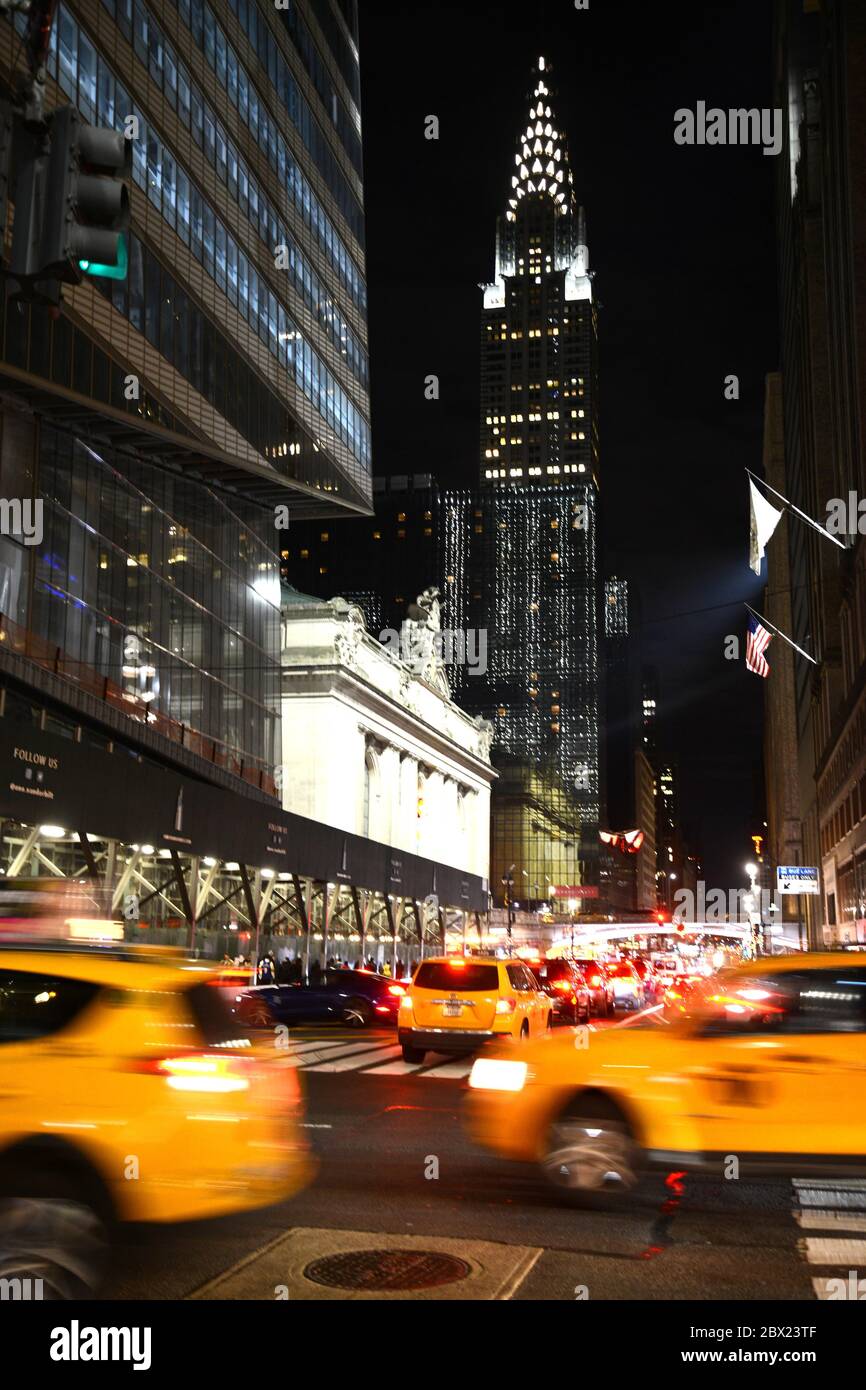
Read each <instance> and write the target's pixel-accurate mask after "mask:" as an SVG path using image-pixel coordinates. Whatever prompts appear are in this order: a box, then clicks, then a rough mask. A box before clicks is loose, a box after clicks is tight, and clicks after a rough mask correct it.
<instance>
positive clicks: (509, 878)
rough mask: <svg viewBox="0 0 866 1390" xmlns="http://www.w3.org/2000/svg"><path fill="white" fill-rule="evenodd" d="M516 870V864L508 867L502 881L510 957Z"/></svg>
mask: <svg viewBox="0 0 866 1390" xmlns="http://www.w3.org/2000/svg"><path fill="white" fill-rule="evenodd" d="M514 869H515V865H514V864H511V865H510V866H509V867H508V869H506V871H505V877H504V878H503V880H502V882H503V884H504V886H505V906H506V907H507V908H508V927H507V936H508V954H509V955H510V954H511V929H512V927H513V925H514V904H513V902H512V889H513V887H514Z"/></svg>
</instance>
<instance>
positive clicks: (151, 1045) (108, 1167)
mask: <svg viewBox="0 0 866 1390" xmlns="http://www.w3.org/2000/svg"><path fill="white" fill-rule="evenodd" d="M219 985H220V980H219V973H218V972H215V971H212V970H209V969H207V968H206V967H204V966H203V964H202V963H201V962H198V961H194V960H185V959H183V958H181V957H179V956H176V955H173V954H172V953H169V954H168V955H165V956H164V955H162V954H161V953H160V952H159V950H158V949H157V950H150V951H148V950H142V949H140V948H135V947H129V946H123V945H122V944H121V943H117V942H115V943H111V944H110V945H104V944H103V945H97V946H94V945H93V944H92V943H90V942H88V943H87V944H84V943H80V944H79V943H77V942H75V941H67V942H65V943H62V944H57V943H52V944H50V945H49V944H48V943H47V942H43V943H40V944H35V945H26V944H24V943H23V942H17V943H13V944H5V945H0V1277H5V1276H10V1275H16V1276H20V1275H27V1276H28V1277H35V1278H41V1279H42V1280H43V1290H44V1292H43V1296H44V1297H46V1298H48V1297H54V1298H58V1297H59V1298H64V1297H78V1296H81V1295H82V1294H86V1293H88V1292H92V1291H93V1290H94V1289H95V1288H97V1287H98V1284H99V1282H100V1279H101V1277H102V1274H103V1272H104V1266H105V1262H106V1257H107V1253H108V1250H109V1247H110V1243H111V1236H112V1233H113V1231H114V1228H115V1223H117V1222H119V1221H144V1222H168V1221H181V1220H184V1221H186V1220H190V1219H194V1218H198V1217H208V1216H216V1215H220V1214H224V1213H230V1212H240V1211H245V1210H248V1209H251V1208H254V1207H259V1206H264V1205H267V1204H269V1203H271V1202H276V1201H281V1200H283V1199H284V1198H287V1197H290V1196H291V1195H293V1194H294V1193H295V1192H297V1191H298V1190H299V1188H301V1187H302V1186H304V1185H305V1183H306V1182H307V1181H308V1180H309V1178H310V1176H311V1160H310V1159H309V1157H308V1153H307V1148H306V1144H305V1142H304V1140H303V1137H302V1135H301V1131H300V1119H301V1113H300V1112H301V1096H300V1092H299V1087H298V1081H297V1075H296V1071H295V1070H294V1069H293V1067H292V1066H291V1065H290V1058H289V1055H288V1054H287V1053H282V1052H281V1051H280V1049H278V1048H277V1047H275V1046H274V1043H273V1041H271V1042H270V1043H265V1044H259V1045H258V1046H256V1045H255V1044H254V1043H253V1042H252V1041H251V1040H250V1039H249V1038H247V1037H245V1036H243V1034H242V1032H241V1031H240V1030H239V1027H238V1025H237V1023H236V1022H235V1021H234V1019H233V1017H232V1014H231V1011H230V1010H229V1008H228V1007H227V1005H226V1003H225V1000H224V999H223V997H222V990H221V989H220V987H219Z"/></svg>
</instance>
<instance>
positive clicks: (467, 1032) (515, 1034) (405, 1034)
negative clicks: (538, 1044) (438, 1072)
mask: <svg viewBox="0 0 866 1390" xmlns="http://www.w3.org/2000/svg"><path fill="white" fill-rule="evenodd" d="M552 1010H553V1004H552V1002H551V1000H550V998H549V997H548V995H547V994H545V992H544V990H542V989H541V988H540V986H539V984H538V981H537V980H536V978H535V976H534V975H533V973H532V971H531V970H530V969H529V967H528V966H526V965H524V963H523V961H521V960H495V959H494V958H493V957H484V956H434V957H431V958H430V959H429V960H425V961H422V962H421V964H420V965H419V966H418V969H417V970H416V971H415V975H414V977H413V979H412V984H411V985H410V986H409V988H408V990H407V991H406V993H405V994H404V996H403V998H402V999H401V1000H400V1011H399V1013H398V1016H397V1037H398V1041H399V1042H400V1044H401V1046H402V1048H403V1058H404V1060H405V1061H407V1062H423V1060H424V1057H425V1055H426V1054H427V1052H458V1053H460V1052H463V1053H465V1052H471V1051H473V1050H474V1049H475V1048H476V1047H479V1046H480V1044H481V1043H484V1042H489V1041H491V1040H493V1039H497V1038H503V1037H504V1038H511V1039H514V1040H517V1041H523V1040H525V1039H527V1038H533V1037H535V1036H536V1035H537V1034H539V1033H543V1032H545V1031H546V1029H548V1028H549V1027H550V1023H551V1014H552Z"/></svg>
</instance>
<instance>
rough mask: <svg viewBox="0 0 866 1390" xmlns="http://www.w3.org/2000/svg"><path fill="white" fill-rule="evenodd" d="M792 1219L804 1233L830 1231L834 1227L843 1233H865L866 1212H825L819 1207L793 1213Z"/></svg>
mask: <svg viewBox="0 0 866 1390" xmlns="http://www.w3.org/2000/svg"><path fill="white" fill-rule="evenodd" d="M794 1219H795V1220H796V1221H797V1222H798V1223H799V1225H800V1227H801V1228H802V1229H803V1230H804V1231H831V1230H833V1228H834V1227H835V1228H836V1229H837V1230H843V1231H866V1212H854V1213H850V1212H846V1211H839V1210H835V1211H827V1210H824V1209H822V1208H820V1207H809V1208H808V1209H807V1210H806V1211H795V1212H794Z"/></svg>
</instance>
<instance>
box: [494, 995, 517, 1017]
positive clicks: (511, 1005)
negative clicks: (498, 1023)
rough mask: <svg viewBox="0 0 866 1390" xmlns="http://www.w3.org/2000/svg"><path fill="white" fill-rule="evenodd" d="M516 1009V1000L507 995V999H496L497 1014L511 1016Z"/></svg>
mask: <svg viewBox="0 0 866 1390" xmlns="http://www.w3.org/2000/svg"><path fill="white" fill-rule="evenodd" d="M516 1008H517V1000H516V999H512V998H511V996H510V995H509V996H508V997H507V998H503V999H497V1001H496V1012H497V1013H498V1014H513V1013H514V1010H515V1009H516Z"/></svg>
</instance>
